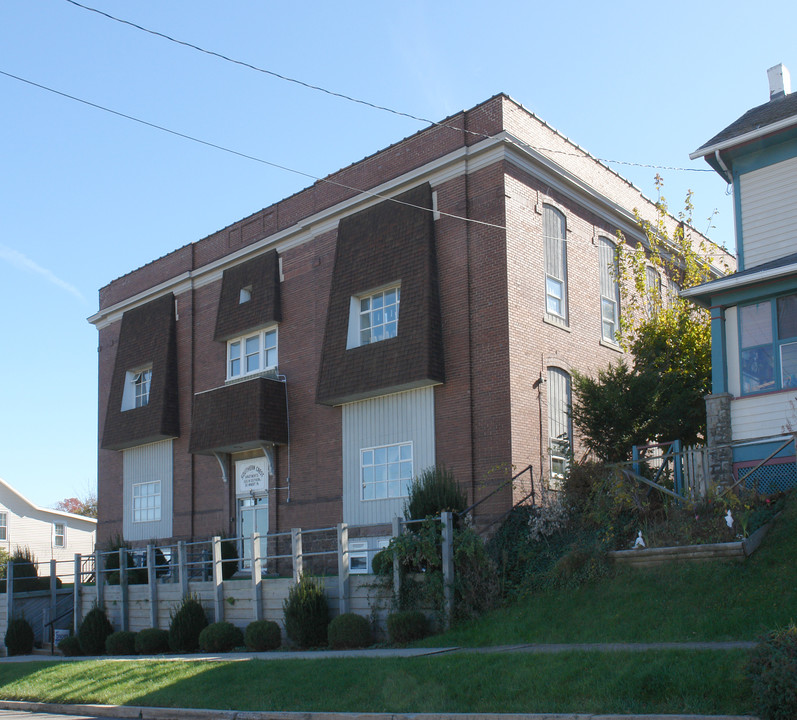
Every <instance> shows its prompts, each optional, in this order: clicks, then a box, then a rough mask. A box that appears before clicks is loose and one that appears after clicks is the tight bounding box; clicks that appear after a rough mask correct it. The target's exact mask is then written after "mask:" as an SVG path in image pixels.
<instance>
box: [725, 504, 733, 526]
mask: <svg viewBox="0 0 797 720" xmlns="http://www.w3.org/2000/svg"><path fill="white" fill-rule="evenodd" d="M725 522H726V523H727V525H728V527H729V528H731V529H733V515H731V509H730V508H728V512H727V513H725Z"/></svg>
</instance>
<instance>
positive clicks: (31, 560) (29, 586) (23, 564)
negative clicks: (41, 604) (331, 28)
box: [0, 546, 50, 593]
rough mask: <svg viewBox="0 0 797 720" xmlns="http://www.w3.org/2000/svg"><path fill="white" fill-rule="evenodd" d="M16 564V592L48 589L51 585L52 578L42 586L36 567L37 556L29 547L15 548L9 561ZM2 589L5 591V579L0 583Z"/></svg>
mask: <svg viewBox="0 0 797 720" xmlns="http://www.w3.org/2000/svg"><path fill="white" fill-rule="evenodd" d="M8 562H9V564H10V565H13V566H14V571H13V572H14V592H15V593H19V592H30V591H32V590H42V589H44V590H46V589H47V588H49V587H50V579H49V578H47V582H46V584H45V585H44V586H41V583H40V578H39V573H38V570H37V567H36V556H35V555H34V554H33V553H32V552H31V549H30V548H29V547H24V548H23V547H19V546H17V548H16V549H15V550H14V554H13V555H12V556H11V559H10V560H9V561H8ZM0 585H2V587H0V590H2V592H5V590H6V587H5V585H6V583H5V580H4V581H3V582H2V583H0Z"/></svg>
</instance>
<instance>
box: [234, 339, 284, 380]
mask: <svg viewBox="0 0 797 720" xmlns="http://www.w3.org/2000/svg"><path fill="white" fill-rule="evenodd" d="M275 367H277V328H269V329H267V330H259V331H258V332H256V333H252V334H251V335H245V336H243V337H239V338H235V339H234V340H230V341H229V342H228V343H227V379H228V380H231V379H233V378H237V377H243V376H245V375H252V374H253V373H258V372H262V371H264V370H271V369H273V368H275Z"/></svg>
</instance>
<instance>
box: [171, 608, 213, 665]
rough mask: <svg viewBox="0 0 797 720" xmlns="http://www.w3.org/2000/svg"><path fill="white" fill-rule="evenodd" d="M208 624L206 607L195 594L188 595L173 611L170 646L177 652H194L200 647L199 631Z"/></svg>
mask: <svg viewBox="0 0 797 720" xmlns="http://www.w3.org/2000/svg"><path fill="white" fill-rule="evenodd" d="M207 626H208V619H207V617H206V615H205V609H204V608H203V607H202V603H201V602H199V598H197V597H196V596H195V595H186V596H185V597H184V598H183V600H182V602H181V603H180V604H179V605H178V606H177V607H176V608H173V609H172V611H171V623H170V624H169V647H170V648H171V649H172V650H174V651H176V652H194V650H196V649H197V648H198V647H199V633H201V632H202V631H203V630H204V629H205V628H206V627H207Z"/></svg>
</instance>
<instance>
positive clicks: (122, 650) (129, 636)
mask: <svg viewBox="0 0 797 720" xmlns="http://www.w3.org/2000/svg"><path fill="white" fill-rule="evenodd" d="M105 652H106V653H107V654H108V655H135V654H136V633H134V632H130V631H129V630H119V631H117V632H114V633H111V634H110V635H109V636H108V637H107V638H105Z"/></svg>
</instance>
